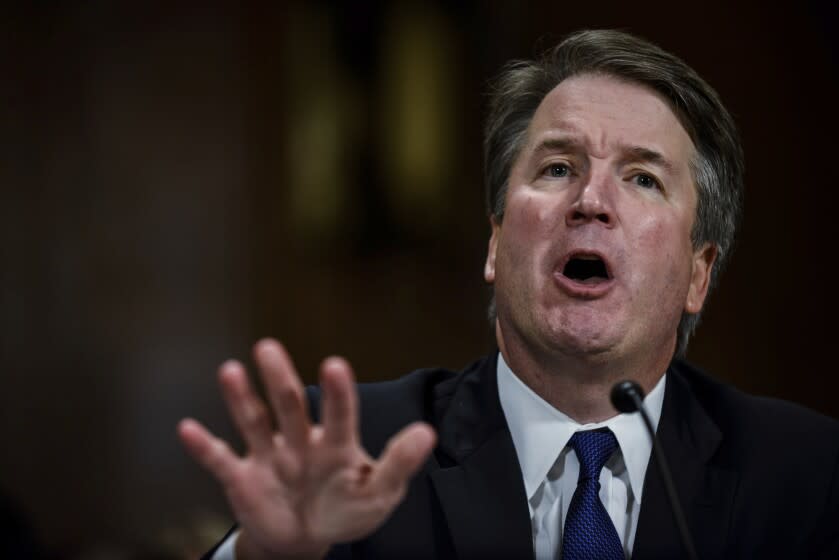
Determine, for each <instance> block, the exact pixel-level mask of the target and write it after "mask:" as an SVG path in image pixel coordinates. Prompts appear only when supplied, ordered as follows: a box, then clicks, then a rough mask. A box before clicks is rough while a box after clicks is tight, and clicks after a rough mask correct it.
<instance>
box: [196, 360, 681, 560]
mask: <svg viewBox="0 0 839 560" xmlns="http://www.w3.org/2000/svg"><path fill="white" fill-rule="evenodd" d="M664 378H665V376H662V377H661V380H659V382H658V384H657V385H656V386H655V388H653V390H652V391H650V394H649V395H647V397H646V398H645V399H644V404H645V405H646V407H647V410H648V411H649V413H650V416H651V419H652V423H653V428H656V427H657V426H658V420H659V418H660V417H661V406H662V404H663V402H664ZM498 396H499V398H500V399H501V408H502V409H503V411H504V417H505V418H506V419H507V426H509V428H510V434H511V435H512V436H513V445H514V446H515V448H516V455H517V456H518V459H519V465H520V466H521V470H522V475H523V476H524V488H525V491H526V492H527V502H528V505H529V507H530V519H531V526H532V529H533V547H534V550H535V552H536V560H548V559H551V560H552V559H554V558H558V555H559V544H560V543H561V542H562V526H563V525H564V524H565V516H566V515H567V513H568V506H569V504H570V503H571V498H572V496H573V495H574V491H575V490H576V489H577V477H578V475H579V472H580V463H579V461H578V460H577V456H576V454H575V453H574V451H573V450H572V449H571V448H570V447H566V446H567V444H568V441H569V440H570V439H571V436H572V435H573V434H574V432H578V431H582V430H595V429H597V428H603V427H606V428H609V429H611V430H612V432H613V433H614V434H615V437H616V438H617V440H618V445H619V446H620V449H619V450H618V451H616V452H615V453H614V455H612V457H611V458H610V459H609V460H608V461H607V462H606V465H605V466H604V467H603V470H602V471H601V473H600V500H601V501H602V502H603V505H604V506H605V507H606V511H607V512H608V513H609V517H610V518H611V519H612V522H613V523H614V524H615V529H616V530H617V532H618V537H619V538H620V540H621V543H622V544H623V548H624V551H625V552H626V554H627V556H628V555H629V554H631V553H632V545H633V543H634V542H635V528H636V526H637V525H638V512H639V511H640V509H641V493H642V491H643V487H644V475H646V473H647V463H648V462H649V459H650V452H651V450H652V442H651V441H650V437H649V436H648V435H647V431H646V429H645V428H644V424H643V420H642V419H641V416H640V415H639V414H637V413H633V414H619V415H617V416H614V417H612V418H610V419H608V420H606V421H604V422H599V423H597V424H579V423H577V422H575V421H574V420H572V419H571V418H569V417H568V416H566V415H565V414H563V413H562V412H560V411H559V410H557V409H555V408H554V407H553V406H551V405H550V404H548V402H547V401H545V400H544V399H543V398H542V397H540V396H539V395H537V394H536V393H534V392H533V391H532V390H531V389H530V387H528V386H527V385H525V384H524V383H523V382H522V381H521V379H519V378H518V377H517V376H516V375H515V374H514V373H513V371H512V370H511V369H510V367H509V366H508V365H507V363H506V362H505V361H504V358H503V356H501V354H500V353H499V354H498ZM238 535H239V532H238V531H236V532H235V533H234V534H233V535H231V536H230V537H229V538H227V539H226V540H225V541H224V543H222V545H221V546H220V547H219V548H218V549H217V550H216V552H215V554H213V557H212V560H236V554H235V544H236V537H238Z"/></svg>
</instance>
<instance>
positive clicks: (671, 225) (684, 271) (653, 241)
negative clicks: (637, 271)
mask: <svg viewBox="0 0 839 560" xmlns="http://www.w3.org/2000/svg"><path fill="white" fill-rule="evenodd" d="M682 224H683V222H682V221H681V220H680V219H678V217H677V216H671V217H668V218H667V219H661V218H658V219H655V218H647V219H646V220H644V221H643V222H642V223H641V229H640V230H639V232H638V236H637V237H636V238H635V239H636V240H637V243H638V245H637V246H636V248H635V249H636V254H637V255H639V256H642V258H643V259H644V261H645V264H646V266H644V267H642V269H643V270H644V271H645V274H646V275H648V276H649V278H647V280H648V281H652V282H653V283H655V284H657V285H659V286H662V285H664V286H667V285H671V286H673V287H678V286H681V285H683V284H685V283H686V279H689V278H690V262H691V252H692V245H691V242H690V232H689V231H686V229H685V228H684V227H683V225H682Z"/></svg>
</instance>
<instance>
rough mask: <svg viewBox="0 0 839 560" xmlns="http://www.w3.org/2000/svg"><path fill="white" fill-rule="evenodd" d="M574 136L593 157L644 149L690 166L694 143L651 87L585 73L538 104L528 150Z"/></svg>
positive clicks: (564, 84)
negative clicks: (555, 138)
mask: <svg viewBox="0 0 839 560" xmlns="http://www.w3.org/2000/svg"><path fill="white" fill-rule="evenodd" d="M552 136H571V137H573V138H574V139H575V140H576V141H578V142H580V143H582V144H584V145H585V146H586V148H587V150H589V151H590V152H591V153H592V155H594V156H599V157H606V156H607V155H608V154H609V153H610V151H613V150H615V149H616V148H617V147H624V146H640V147H643V148H648V149H651V150H654V151H656V152H659V153H663V154H665V155H666V156H667V157H668V159H671V161H673V162H675V163H677V164H678V163H684V165H688V163H689V161H690V158H691V157H692V156H693V153H694V146H693V142H692V141H691V139H690V136H689V135H688V133H687V131H686V130H685V128H684V127H683V126H682V123H681V122H680V121H679V119H678V117H677V116H676V114H675V113H674V112H673V110H672V109H671V107H670V104H669V103H668V102H667V101H666V100H665V99H664V97H663V96H661V95H660V94H659V93H658V92H656V91H654V90H653V89H651V88H649V87H647V86H644V85H641V84H638V83H634V82H629V81H626V80H622V79H619V78H616V77H613V76H608V75H600V74H581V75H578V76H573V77H570V78H567V79H565V80H563V81H562V82H560V84H559V85H557V86H556V87H555V88H554V89H552V90H551V91H550V92H549V93H548V95H546V96H545V98H544V99H543V100H542V102H541V103H540V105H539V107H538V108H537V109H536V113H535V114H534V116H533V119H532V121H531V123H530V127H529V129H528V141H527V144H528V147H530V148H531V149H532V148H535V147H536V146H537V145H539V144H540V143H541V142H543V141H544V140H545V139H546V138H550V137H552Z"/></svg>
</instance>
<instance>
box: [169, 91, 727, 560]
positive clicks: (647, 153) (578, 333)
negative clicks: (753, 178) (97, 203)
mask: <svg viewBox="0 0 839 560" xmlns="http://www.w3.org/2000/svg"><path fill="white" fill-rule="evenodd" d="M551 139H552V140H551ZM559 140H561V142H560V141H559ZM652 154H656V156H655V157H651V155H652ZM693 155H694V146H693V144H692V143H691V140H690V138H689V137H688V135H687V133H686V132H685V130H684V129H683V128H682V126H681V124H680V123H679V121H678V119H677V118H676V116H675V115H674V114H673V112H672V111H671V110H670V108H669V106H668V105H667V103H666V102H665V101H664V100H663V99H661V98H660V97H659V96H658V95H657V94H655V93H654V92H652V91H651V90H649V89H647V88H645V87H642V86H639V85H634V84H629V83H626V82H622V81H619V80H616V79H615V78H611V77H604V76H593V75H581V76H577V77H574V78H569V79H568V80H566V81H564V82H562V83H561V84H560V85H558V86H557V87H556V88H555V89H554V90H553V91H551V92H550V93H549V94H548V95H547V96H546V97H545V99H544V100H543V102H542V104H541V105H540V106H539V108H538V110H537V111H536V114H535V116H534V118H533V121H532V123H531V126H530V128H529V130H528V134H527V141H526V144H525V146H524V147H523V149H522V150H521V152H520V154H519V156H518V157H517V159H516V162H515V164H514V165H513V168H512V170H511V173H510V178H509V188H508V192H507V200H506V203H507V209H506V213H505V216H504V219H503V222H502V221H497V220H494V219H493V220H491V226H492V236H491V238H490V241H489V250H488V253H487V260H486V265H485V269H484V276H485V278H486V280H487V282H490V283H492V284H494V285H495V294H496V303H497V311H498V318H497V321H496V336H497V340H498V344H499V348H500V349H501V352H502V353H503V355H504V359H505V360H506V361H507V363H508V364H510V366H511V367H512V369H513V371H515V372H516V373H517V375H519V376H521V378H522V379H523V381H524V382H525V383H527V384H528V385H529V386H530V387H531V388H533V389H534V390H535V391H536V393H538V394H539V395H541V396H542V397H543V398H544V399H545V400H547V401H548V402H550V403H551V404H553V405H554V406H555V407H556V408H558V409H559V410H562V411H563V412H565V413H566V414H568V415H570V416H571V417H572V418H574V419H576V420H578V421H579V422H592V421H599V420H603V419H605V418H608V417H610V416H613V415H614V414H615V411H614V410H613V409H612V408H611V405H609V399H608V392H609V389H610V388H611V385H612V384H613V383H614V382H615V381H617V380H619V379H625V378H631V379H635V380H636V381H638V382H639V383H641V385H642V386H643V387H644V388H645V389H646V390H647V391H649V390H650V389H651V388H652V387H653V386H654V384H655V383H656V382H657V381H658V379H660V377H661V375H662V372H664V370H665V368H666V367H667V364H668V363H669V361H670V358H671V357H672V355H673V349H674V347H675V344H676V327H677V325H678V322H679V317H680V316H681V313H682V312H683V311H687V312H690V313H696V312H698V311H699V310H700V309H701V307H702V304H703V302H704V299H705V295H706V293H707V289H708V280H709V278H710V272H711V267H712V266H713V263H714V259H715V257H716V251H715V249H714V248H713V247H712V246H704V247H701V248H699V249H694V247H693V246H692V244H691V241H690V232H691V228H692V226H693V220H694V215H695V213H696V190H695V187H694V184H693V180H692V178H691V175H690V169H689V166H688V163H689V162H690V161H691V158H692V157H693ZM579 251H583V252H586V253H590V254H591V253H596V254H598V255H599V256H600V257H601V258H603V259H604V260H605V261H606V262H607V263H608V268H609V271H610V274H611V279H610V280H609V281H608V282H603V283H581V282H572V281H571V280H569V279H567V278H564V277H563V275H562V274H561V272H562V269H563V266H562V265H563V263H564V260H565V259H566V258H567V257H568V256H569V255H570V254H573V253H575V252H579ZM254 358H255V361H256V364H257V368H258V371H259V375H260V376H261V378H262V380H263V382H264V385H265V388H266V393H267V397H268V402H267V403H265V402H262V401H261V400H260V399H259V398H258V397H257V395H256V394H255V392H254V390H253V389H252V387H251V385H250V383H249V382H248V378H247V374H246V372H245V370H244V368H243V366H242V365H241V364H240V363H239V362H235V361H230V362H226V363H224V364H222V366H221V367H220V369H219V381H220V384H221V389H222V393H223V395H224V397H225V400H226V402H227V405H228V407H229V409H230V415H231V417H232V418H233V420H234V422H235V424H236V426H237V428H238V430H239V432H240V433H241V435H242V438H243V440H244V441H245V444H246V446H247V450H246V452H245V453H244V454H243V455H242V456H238V455H236V454H235V453H233V452H232V451H231V449H230V447H229V446H228V445H227V443H226V442H224V441H222V440H221V439H219V438H217V437H215V436H214V435H213V434H211V433H210V432H209V431H208V430H207V429H206V428H204V427H203V426H202V425H201V424H200V423H198V422H196V421H195V420H192V419H185V420H183V421H182V422H181V423H180V424H179V426H178V432H179V435H180V438H181V440H182V442H183V444H184V445H185V447H186V448H187V450H188V451H189V452H190V453H191V455H192V456H193V457H194V458H195V460H196V461H198V463H200V464H201V465H202V466H203V467H204V468H205V469H207V471H209V472H210V473H211V474H212V475H213V476H214V477H215V478H216V479H217V480H218V482H219V484H220V485H221V486H222V488H223V489H224V491H225V493H226V495H227V498H228V501H229V503H230V506H231V508H232V510H233V513H234V515H235V516H236V519H237V520H238V522H239V525H240V533H239V537H238V539H237V541H236V554H237V558H239V559H240V560H247V559H251V560H252V559H262V558H320V557H323V556H324V555H325V554H326V552H327V551H328V549H329V547H330V546H331V545H332V544H333V543H336V542H346V541H351V540H355V539H360V538H362V537H364V536H366V535H369V534H370V533H372V532H373V531H374V530H375V529H376V528H377V527H378V526H379V525H381V524H382V523H383V522H384V521H385V520H386V519H387V517H388V516H389V515H390V513H391V512H392V511H393V509H394V508H395V507H396V506H397V505H398V504H399V502H400V501H401V499H402V497H403V496H404V494H405V490H406V487H407V484H408V481H409V480H410V478H411V477H412V476H413V474H414V473H415V472H416V471H417V470H418V469H419V468H420V467H421V465H422V464H423V463H424V462H425V460H426V459H427V458H428V456H429V454H430V453H431V450H432V448H433V447H434V444H435V441H436V435H435V433H434V431H433V429H432V428H431V427H430V426H428V425H426V424H422V423H417V424H412V425H410V426H407V427H406V428H404V429H403V430H402V431H401V432H399V433H398V434H396V435H395V436H394V437H393V438H392V439H391V440H390V442H389V444H388V446H387V448H386V449H385V451H384V452H383V454H382V456H381V457H379V458H378V459H375V458H373V457H370V456H369V455H368V454H367V453H366V452H365V451H364V450H363V449H362V447H361V445H360V442H359V433H358V412H357V407H358V405H357V402H356V401H357V397H356V392H355V387H354V380H353V374H352V370H351V369H350V366H349V364H348V363H347V362H346V361H345V360H343V359H341V358H328V359H327V360H325V361H324V363H323V364H322V366H321V370H320V384H321V388H322V390H323V418H322V423H321V424H319V425H312V424H311V423H310V421H309V416H308V411H307V410H306V399H305V396H304V390H303V385H302V383H301V382H300V378H299V376H298V374H297V372H296V371H295V369H294V365H293V364H292V362H291V359H290V358H289V356H288V354H287V353H286V351H285V349H284V348H283V346H282V345H281V344H280V343H279V342H277V341H275V340H272V339H266V340H262V341H260V342H259V343H257V345H256V346H255V348H254ZM274 425H276V426H277V428H276V429H275V428H274Z"/></svg>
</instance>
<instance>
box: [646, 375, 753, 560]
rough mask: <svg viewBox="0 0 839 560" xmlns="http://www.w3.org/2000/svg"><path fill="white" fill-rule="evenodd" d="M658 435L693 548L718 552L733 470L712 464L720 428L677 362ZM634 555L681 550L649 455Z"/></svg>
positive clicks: (708, 554)
mask: <svg viewBox="0 0 839 560" xmlns="http://www.w3.org/2000/svg"><path fill="white" fill-rule="evenodd" d="M656 440H657V444H656V445H658V446H659V448H660V449H663V450H664V454H665V457H666V458H667V462H668V464H669V466H670V471H671V473H672V475H673V483H674V485H675V487H676V493H677V494H678V496H679V500H680V501H681V503H682V508H683V509H684V511H685V516H686V517H687V523H688V527H689V528H690V532H691V535H692V537H693V540H694V543H695V545H696V548H697V554H698V555H699V557H700V558H717V557H720V556H722V553H723V551H724V550H725V547H726V541H727V537H728V529H729V525H730V521H731V506H732V501H733V498H734V489H735V487H736V482H737V480H736V476H735V474H734V473H733V472H731V471H727V470H724V469H721V468H718V467H716V466H714V465H713V464H711V458H712V456H713V454H714V452H715V451H716V449H717V447H718V446H719V444H720V441H721V440H722V434H721V433H720V430H719V428H718V427H717V425H716V424H715V423H714V422H713V421H712V420H711V418H710V417H709V416H708V415H707V413H706V412H705V410H704V409H703V408H702V406H701V405H700V404H699V402H698V401H697V400H696V398H695V397H694V395H693V394H692V392H691V389H690V387H689V385H688V383H687V381H686V380H685V378H684V377H683V376H682V375H681V374H680V373H679V371H678V366H677V365H674V366H672V367H671V368H670V370H669V371H668V375H667V385H666V389H665V394H664V405H663V407H662V413H661V420H660V422H659V425H658V430H657V433H656ZM632 556H633V558H639V559H647V558H679V557H683V556H684V552H683V549H682V545H681V540H680V538H679V532H678V529H677V527H676V524H675V522H674V519H673V515H672V512H671V508H670V503H669V501H668V499H667V493H666V491H665V489H664V484H663V482H662V479H661V473H660V471H659V469H658V465H657V463H656V462H655V459H654V458H652V457H651V458H650V463H649V466H648V468H647V474H646V477H645V479H644V493H643V497H642V502H641V513H640V517H639V519H638V528H637V530H636V533H635V544H634V546H633V554H632Z"/></svg>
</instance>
